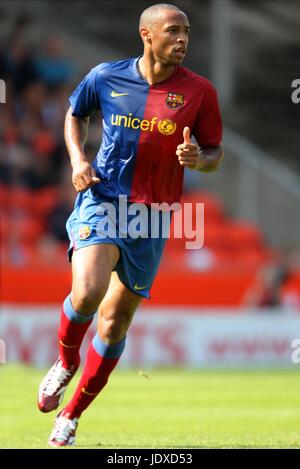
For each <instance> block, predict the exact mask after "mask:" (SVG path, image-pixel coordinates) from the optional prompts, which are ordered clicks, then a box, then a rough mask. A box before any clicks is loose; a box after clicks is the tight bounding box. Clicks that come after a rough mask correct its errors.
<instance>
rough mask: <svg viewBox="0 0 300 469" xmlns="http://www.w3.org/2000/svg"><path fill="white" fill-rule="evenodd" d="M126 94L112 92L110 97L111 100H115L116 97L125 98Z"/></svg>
mask: <svg viewBox="0 0 300 469" xmlns="http://www.w3.org/2000/svg"><path fill="white" fill-rule="evenodd" d="M127 94H129V93H117V92H116V91H112V92H111V94H110V95H111V97H112V98H117V97H118V96H126V95H127Z"/></svg>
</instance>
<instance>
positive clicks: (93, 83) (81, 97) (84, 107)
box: [69, 68, 100, 117]
mask: <svg viewBox="0 0 300 469" xmlns="http://www.w3.org/2000/svg"><path fill="white" fill-rule="evenodd" d="M97 77H98V70H97V68H93V69H92V70H91V71H90V72H89V73H88V74H87V75H86V76H85V77H84V79H83V80H82V81H81V82H80V83H79V85H78V86H77V88H76V89H75V90H74V92H73V93H72V94H71V96H70V97H69V101H70V104H71V107H72V116H75V117H89V116H91V115H92V114H93V113H94V112H96V111H99V110H100V103H99V98H98V95H97V85H98V83H97Z"/></svg>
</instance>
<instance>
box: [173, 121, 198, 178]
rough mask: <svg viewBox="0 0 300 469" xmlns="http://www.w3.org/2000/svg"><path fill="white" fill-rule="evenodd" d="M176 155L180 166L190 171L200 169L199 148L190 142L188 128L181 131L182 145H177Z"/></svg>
mask: <svg viewBox="0 0 300 469" xmlns="http://www.w3.org/2000/svg"><path fill="white" fill-rule="evenodd" d="M176 155H177V156H178V161H179V163H180V164H181V166H186V167H187V168H190V169H200V164H201V163H200V153H199V147H198V145H196V144H195V143H192V142H191V135H190V128H189V127H185V128H184V129H183V143H181V144H180V145H178V147H177V150H176Z"/></svg>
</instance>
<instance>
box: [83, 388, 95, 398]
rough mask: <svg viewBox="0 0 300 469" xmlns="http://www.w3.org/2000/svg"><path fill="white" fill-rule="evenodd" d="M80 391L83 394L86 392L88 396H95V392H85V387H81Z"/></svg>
mask: <svg viewBox="0 0 300 469" xmlns="http://www.w3.org/2000/svg"><path fill="white" fill-rule="evenodd" d="M81 392H83V393H84V394H87V395H88V396H97V394H98V393H97V392H87V391H86V390H85V388H81Z"/></svg>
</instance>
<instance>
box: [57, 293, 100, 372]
mask: <svg viewBox="0 0 300 469" xmlns="http://www.w3.org/2000/svg"><path fill="white" fill-rule="evenodd" d="M94 314H95V313H92V314H90V315H89V316H84V315H83V314H80V313H78V312H77V311H75V309H74V308H73V305H72V303H71V298H70V295H69V296H67V298H66V299H65V301H64V304H63V308H62V311H61V316H60V325H59V329H58V343H59V356H60V359H61V360H62V363H63V367H64V368H70V367H72V366H76V367H77V366H78V365H79V363H80V354H79V349H80V346H81V344H82V341H83V338H84V335H85V333H86V331H87V330H88V328H89V326H90V325H91V323H92V321H93V317H94Z"/></svg>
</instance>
